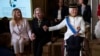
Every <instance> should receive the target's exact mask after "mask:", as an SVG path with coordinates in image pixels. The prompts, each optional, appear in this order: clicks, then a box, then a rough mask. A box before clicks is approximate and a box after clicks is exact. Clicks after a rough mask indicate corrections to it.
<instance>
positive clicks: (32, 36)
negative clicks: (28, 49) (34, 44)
mask: <svg viewBox="0 0 100 56" xmlns="http://www.w3.org/2000/svg"><path fill="white" fill-rule="evenodd" d="M35 37H36V36H35V34H34V33H32V35H31V37H30V40H31V41H33V40H34V39H35Z"/></svg>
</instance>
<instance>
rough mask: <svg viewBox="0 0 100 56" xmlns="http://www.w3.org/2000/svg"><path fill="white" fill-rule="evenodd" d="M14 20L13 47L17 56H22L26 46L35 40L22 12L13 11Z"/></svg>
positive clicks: (11, 30)
mask: <svg viewBox="0 0 100 56" xmlns="http://www.w3.org/2000/svg"><path fill="white" fill-rule="evenodd" d="M12 16H13V17H12V19H11V20H10V23H9V24H10V32H11V35H12V39H11V40H12V45H13V47H14V52H15V54H16V56H22V54H23V52H24V45H25V44H26V43H27V42H28V41H29V38H30V39H31V40H33V39H34V37H32V33H31V30H30V27H29V24H28V22H27V20H26V19H24V18H22V13H21V10H20V9H18V8H15V9H13V11H12Z"/></svg>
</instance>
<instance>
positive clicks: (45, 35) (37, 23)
mask: <svg viewBox="0 0 100 56" xmlns="http://www.w3.org/2000/svg"><path fill="white" fill-rule="evenodd" d="M45 26H50V22H49V20H48V19H45V17H44V14H43V12H42V10H41V8H35V10H34V19H33V20H32V32H33V33H34V34H35V36H36V39H35V40H34V49H33V50H34V56H42V51H43V46H44V45H45V44H46V43H48V42H49V41H50V39H51V38H50V32H49V31H46V30H45Z"/></svg>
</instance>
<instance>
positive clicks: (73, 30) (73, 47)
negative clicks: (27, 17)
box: [45, 4, 85, 56]
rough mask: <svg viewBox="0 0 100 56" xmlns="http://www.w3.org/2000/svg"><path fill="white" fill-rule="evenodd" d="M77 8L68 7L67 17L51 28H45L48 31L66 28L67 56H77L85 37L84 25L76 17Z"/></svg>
mask: <svg viewBox="0 0 100 56" xmlns="http://www.w3.org/2000/svg"><path fill="white" fill-rule="evenodd" d="M77 12H78V8H77V5H76V4H71V5H70V6H69V14H70V15H69V16H68V17H66V18H65V19H64V20H63V21H62V22H61V23H60V24H58V25H56V26H52V27H49V28H48V27H45V29H48V30H49V31H53V30H59V29H61V28H63V27H64V26H66V27H67V31H66V32H65V35H64V41H65V44H67V47H66V49H67V52H68V56H79V55H80V49H81V43H82V41H83V38H82V37H85V23H84V20H83V18H82V17H80V16H77Z"/></svg>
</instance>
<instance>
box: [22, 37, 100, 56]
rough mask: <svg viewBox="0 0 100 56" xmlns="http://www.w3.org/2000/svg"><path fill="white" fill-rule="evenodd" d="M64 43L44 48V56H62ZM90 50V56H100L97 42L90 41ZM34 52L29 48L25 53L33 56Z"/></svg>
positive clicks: (52, 44) (99, 46)
mask: <svg viewBox="0 0 100 56" xmlns="http://www.w3.org/2000/svg"><path fill="white" fill-rule="evenodd" d="M62 42H63V39H59V40H58V41H56V42H55V43H51V44H46V45H45V46H44V47H43V55H42V56H62V54H61V53H62V51H61V47H62ZM89 48H90V53H89V55H88V56H100V43H97V40H92V41H89ZM32 52H33V51H32V49H31V48H29V49H28V50H26V51H25V55H24V56H33V54H32ZM90 54H91V55H90ZM84 56H85V55H84Z"/></svg>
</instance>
